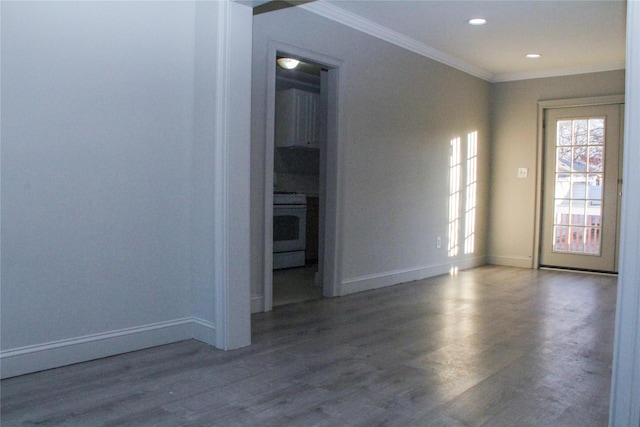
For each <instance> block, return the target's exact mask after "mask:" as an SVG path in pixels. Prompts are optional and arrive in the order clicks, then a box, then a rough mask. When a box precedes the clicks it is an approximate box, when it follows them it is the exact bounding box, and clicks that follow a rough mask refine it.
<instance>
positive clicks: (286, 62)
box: [277, 58, 300, 70]
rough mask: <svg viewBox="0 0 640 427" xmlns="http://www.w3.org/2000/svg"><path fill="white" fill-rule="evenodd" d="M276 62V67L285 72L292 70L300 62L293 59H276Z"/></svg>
mask: <svg viewBox="0 0 640 427" xmlns="http://www.w3.org/2000/svg"><path fill="white" fill-rule="evenodd" d="M277 62H278V65H279V66H280V67H282V68H284V69H285V70H293V69H294V68H296V67H297V66H298V64H299V63H300V61H298V60H297V59H293V58H278V60H277Z"/></svg>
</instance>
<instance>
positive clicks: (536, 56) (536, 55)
mask: <svg viewBox="0 0 640 427" xmlns="http://www.w3.org/2000/svg"><path fill="white" fill-rule="evenodd" d="M541 56H542V55H540V54H539V53H528V54H527V58H529V59H537V58H540V57H541Z"/></svg>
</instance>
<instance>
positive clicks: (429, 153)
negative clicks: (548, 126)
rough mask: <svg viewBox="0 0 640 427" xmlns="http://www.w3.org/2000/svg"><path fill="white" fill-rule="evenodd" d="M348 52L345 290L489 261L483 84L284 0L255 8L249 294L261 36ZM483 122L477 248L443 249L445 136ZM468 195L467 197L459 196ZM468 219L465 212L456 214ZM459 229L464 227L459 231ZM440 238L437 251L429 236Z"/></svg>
mask: <svg viewBox="0 0 640 427" xmlns="http://www.w3.org/2000/svg"><path fill="white" fill-rule="evenodd" d="M269 40H275V41H278V42H282V43H287V44H290V45H293V46H295V47H297V48H300V49H305V50H308V51H312V52H316V53H318V54H321V55H326V56H328V57H333V58H336V59H338V60H343V61H344V62H343V65H342V67H341V68H340V75H341V78H343V79H344V80H343V83H344V85H343V86H342V87H343V88H344V91H343V93H341V96H342V97H343V98H342V100H343V102H344V104H343V105H344V110H343V112H342V115H341V119H342V122H341V123H339V126H340V130H339V132H340V135H341V136H342V137H343V138H342V139H341V140H339V141H338V143H339V145H340V151H341V153H342V155H343V158H342V166H343V168H342V171H341V173H342V175H341V177H342V188H341V194H342V195H343V197H342V199H341V200H340V203H341V205H342V210H341V212H340V215H341V217H342V218H343V223H342V224H341V225H340V227H339V229H340V230H341V231H342V234H341V241H340V242H339V245H341V248H342V252H341V253H342V257H341V262H342V266H341V269H342V272H343V274H342V277H341V278H340V283H339V288H340V289H339V293H340V294H345V293H349V292H355V291H360V290H365V289H371V288H374V287H378V286H386V285H391V284H395V283H399V282H402V281H407V280H412V279H417V278H420V277H427V276H429V275H435V274H441V273H444V272H447V271H448V270H449V267H450V265H451V264H456V265H458V264H459V265H466V266H469V265H473V264H475V263H480V264H481V263H484V255H485V243H486V216H487V209H486V206H487V192H488V161H489V159H488V149H489V147H488V145H489V138H490V135H489V109H488V105H489V102H490V99H489V91H490V85H489V83H487V82H485V81H482V80H480V79H477V78H474V77H471V76H469V75H466V74H464V73H462V72H460V71H457V70H454V69H452V68H449V67H447V66H445V65H442V64H439V63H437V62H435V61H432V60H429V59H426V58H424V57H421V56H419V55H416V54H414V53H411V52H408V51H406V50H403V49H401V48H399V47H397V46H394V45H391V44H389V43H386V42H383V41H381V40H379V39H377V38H374V37H371V36H369V35H366V34H364V33H360V32H357V31H355V30H353V29H350V28H347V27H345V26H343V25H340V24H337V23H335V22H332V21H329V20H326V19H324V18H321V17H318V16H315V15H313V14H311V13H309V12H307V11H304V10H301V9H295V8H289V9H285V10H280V11H277V12H272V13H269V14H264V15H259V16H255V17H254V47H253V49H254V54H253V55H254V56H253V93H252V96H253V101H252V105H253V110H252V181H251V182H252V193H251V197H252V199H251V200H252V220H251V224H252V242H251V244H252V252H251V257H252V270H251V272H252V297H253V298H260V296H261V295H262V293H263V289H262V283H263V279H264V278H263V274H262V265H263V264H262V263H263V243H262V239H263V232H262V230H263V227H264V222H263V219H264V209H263V205H264V198H263V196H264V170H265V169H264V167H265V166H264V156H265V153H264V144H265V140H266V135H265V129H266V110H265V108H266V99H267V98H266V97H267V93H266V90H267V81H266V77H267V69H266V62H267V43H268V41H269ZM475 130H477V131H478V132H479V142H480V158H479V171H480V173H479V187H478V188H479V191H478V213H477V221H478V222H477V227H476V231H477V236H476V239H477V240H476V251H475V253H474V254H471V255H466V256H464V255H462V256H458V257H456V258H454V259H451V258H448V257H447V252H446V249H445V248H446V244H447V230H448V194H449V176H448V172H449V166H448V163H449V146H450V141H451V139H452V138H455V137H458V136H460V137H462V138H463V140H464V141H465V143H466V140H465V138H466V135H467V133H468V132H472V131H475ZM462 203H463V204H464V195H463V197H462ZM461 226H462V227H464V222H462V223H461ZM463 230H464V229H463ZM437 236H440V237H442V241H443V248H441V249H439V250H436V248H435V241H436V237H437Z"/></svg>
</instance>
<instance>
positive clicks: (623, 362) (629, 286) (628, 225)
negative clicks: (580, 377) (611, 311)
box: [609, 0, 640, 426]
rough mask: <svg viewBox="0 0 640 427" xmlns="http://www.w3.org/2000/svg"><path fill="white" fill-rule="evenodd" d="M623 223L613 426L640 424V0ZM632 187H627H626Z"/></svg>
mask: <svg viewBox="0 0 640 427" xmlns="http://www.w3.org/2000/svg"><path fill="white" fill-rule="evenodd" d="M625 94H626V104H625V120H624V123H625V132H624V140H625V149H624V150H625V151H624V160H623V162H624V166H623V171H622V173H623V183H622V185H623V199H622V220H621V221H622V227H621V230H622V232H621V239H620V264H619V267H620V268H619V274H618V300H617V306H616V310H617V312H616V332H615V344H614V355H613V375H612V381H611V383H612V384H611V405H610V411H609V425H610V426H640V363H639V361H640V286H639V285H640V265H639V264H638V254H639V253H640V223H639V222H638V218H639V217H640V192H638V191H637V188H638V186H640V169H638V164H640V121H638V120H637V118H638V117H640V1H637V0H630V1H628V2H627V73H626V91H625ZM626 189H629V190H628V191H624V190H626Z"/></svg>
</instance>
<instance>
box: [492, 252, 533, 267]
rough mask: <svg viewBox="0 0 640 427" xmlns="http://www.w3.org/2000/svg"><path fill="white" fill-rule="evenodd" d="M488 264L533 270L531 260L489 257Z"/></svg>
mask: <svg viewBox="0 0 640 427" xmlns="http://www.w3.org/2000/svg"><path fill="white" fill-rule="evenodd" d="M487 264H491V265H504V266H507V267H520V268H531V267H532V266H533V262H532V260H531V258H524V257H513V256H497V255H491V256H489V257H487Z"/></svg>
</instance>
